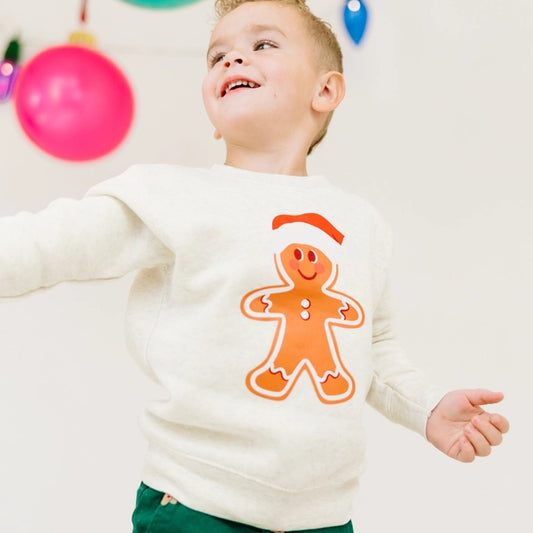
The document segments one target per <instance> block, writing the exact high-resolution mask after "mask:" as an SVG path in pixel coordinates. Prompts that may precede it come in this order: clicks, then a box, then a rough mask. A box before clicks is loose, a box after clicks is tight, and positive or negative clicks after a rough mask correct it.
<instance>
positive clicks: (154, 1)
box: [124, 0, 201, 9]
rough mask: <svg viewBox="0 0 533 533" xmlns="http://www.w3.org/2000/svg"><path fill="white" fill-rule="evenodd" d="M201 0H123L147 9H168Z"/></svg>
mask: <svg viewBox="0 0 533 533" xmlns="http://www.w3.org/2000/svg"><path fill="white" fill-rule="evenodd" d="M200 1H201V0H124V2H127V3H128V4H133V5H135V6H139V7H146V8H148V9H170V8H173V7H183V6H187V5H189V4H194V3H196V2H200Z"/></svg>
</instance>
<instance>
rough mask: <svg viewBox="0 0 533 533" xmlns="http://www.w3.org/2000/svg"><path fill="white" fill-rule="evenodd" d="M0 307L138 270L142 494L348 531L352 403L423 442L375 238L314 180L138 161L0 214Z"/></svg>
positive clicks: (417, 388) (380, 233)
mask: <svg viewBox="0 0 533 533" xmlns="http://www.w3.org/2000/svg"><path fill="white" fill-rule="evenodd" d="M0 247H1V254H0V297H15V296H18V295H22V294H25V293H29V292H31V291H35V290H37V289H39V288H43V287H50V286H53V285H54V284H57V283H59V282H62V281H68V280H92V279H106V278H116V277H119V276H122V275H124V274H126V273H128V272H131V271H134V270H135V271H138V274H137V277H136V279H135V282H134V284H133V286H132V289H131V294H130V299H129V303H128V308H127V316H126V322H127V333H126V334H127V341H128V347H129V349H130V351H131V353H132V356H133V357H134V359H135V360H136V361H137V363H138V364H139V365H140V366H141V367H142V369H143V370H144V371H145V372H146V374H148V375H149V376H150V377H151V378H153V379H154V380H156V381H157V382H158V383H160V384H161V385H162V386H163V387H164V388H165V389H166V391H167V396H166V398H165V399H164V400H159V401H155V402H153V403H152V404H151V405H149V406H148V407H147V409H146V411H145V413H144V414H143V416H142V418H141V429H142V431H143V433H144V435H145V436H146V438H147V439H148V442H149V450H148V453H147V457H146V460H145V465H144V471H143V481H144V482H145V483H146V484H147V485H149V486H151V487H152V488H154V489H156V490H160V491H163V492H166V493H169V494H171V495H172V496H173V497H175V498H176V499H178V500H179V501H181V502H182V503H183V504H185V505H187V506H189V507H191V508H193V509H196V510H199V511H202V512H205V513H209V514H212V515H216V516H220V517H222V518H226V519H230V520H235V521H238V522H243V523H247V524H250V525H254V526H256V527H260V528H265V529H270V530H285V531H286V530H298V529H311V528H320V527H327V526H332V525H337V524H342V523H345V522H347V521H348V520H349V519H350V515H351V510H352V506H353V501H354V494H355V491H356V490H357V488H358V485H359V478H360V475H361V473H362V470H363V467H364V455H365V453H364V433H363V428H362V427H361V411H362V409H363V406H364V403H365V400H366V401H368V403H370V404H371V405H372V406H373V407H375V408H376V409H378V410H379V411H380V412H382V413H383V414H384V415H385V416H387V417H389V418H390V419H391V420H393V421H395V422H398V423H401V424H403V425H405V426H406V427H408V428H411V429H413V430H415V431H418V432H419V433H420V434H422V435H425V425H426V420H427V417H428V416H429V413H430V411H431V409H432V408H433V407H434V406H435V404H436V403H437V401H438V400H439V399H440V396H441V395H440V391H438V390H436V389H435V388H434V387H432V386H431V385H430V384H428V383H427V382H426V380H425V379H424V377H423V375H422V374H421V373H420V372H419V371H418V370H417V369H415V368H413V367H412V365H411V364H410V363H409V362H408V361H407V360H406V359H405V357H404V355H403V354H402V351H401V349H400V347H399V346H398V344H397V342H396V341H395V339H394V335H393V333H392V330H391V323H390V322H391V321H390V302H389V287H388V269H389V262H390V255H391V238H390V232H389V230H388V228H387V227H386V225H385V224H384V222H383V221H382V219H381V218H380V217H379V215H378V214H377V213H376V211H375V210H374V209H373V208H372V207H371V206H370V205H369V204H368V203H366V202H365V201H363V200H361V199H360V198H359V197H357V196H355V195H353V194H350V193H347V192H345V191H342V190H341V189H339V188H337V187H335V186H334V185H332V184H331V183H330V182H329V181H328V180H327V179H326V178H324V177H323V176H309V177H295V176H285V175H271V174H262V173H256V172H250V171H245V170H241V169H235V168H232V167H228V166H224V165H215V166H213V167H212V168H210V169H191V168H186V167H181V166H172V165H138V166H134V167H131V168H130V169H128V170H127V171H126V172H124V173H123V174H121V175H120V176H118V177H116V178H113V179H111V180H108V181H105V182H103V183H101V184H99V185H97V186H96V187H94V188H92V189H91V190H90V191H89V193H88V194H87V195H86V196H85V197H84V198H83V199H82V200H71V199H60V200H57V201H55V202H53V203H52V204H50V206H48V207H47V208H46V209H45V210H43V211H41V212H40V213H37V214H29V213H20V214H18V215H16V216H13V217H6V218H3V219H0Z"/></svg>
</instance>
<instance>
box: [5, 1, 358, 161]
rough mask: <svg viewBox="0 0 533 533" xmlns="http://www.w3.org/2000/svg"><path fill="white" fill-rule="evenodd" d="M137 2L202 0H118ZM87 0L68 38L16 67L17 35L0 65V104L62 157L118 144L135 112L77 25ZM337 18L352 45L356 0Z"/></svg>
mask: <svg viewBox="0 0 533 533" xmlns="http://www.w3.org/2000/svg"><path fill="white" fill-rule="evenodd" d="M123 1H124V2H127V3H129V4H132V5H135V6H138V7H140V8H149V9H170V8H179V7H183V6H186V5H189V4H193V3H196V2H200V1H203V0H123ZM87 2H88V0H81V12H80V26H81V28H82V29H81V30H80V31H76V32H73V33H72V34H71V35H70V38H69V42H68V43H67V44H63V45H58V46H52V47H49V48H46V49H45V50H43V51H41V52H39V53H38V54H37V55H35V56H34V57H32V58H31V59H30V60H29V61H28V62H27V63H26V64H24V65H22V66H20V65H19V56H20V45H19V41H18V39H13V40H11V42H10V43H9V44H8V47H7V49H6V52H5V55H4V59H3V61H2V62H1V63H0V102H3V101H7V100H9V99H10V97H12V98H13V99H14V102H15V109H16V115H17V118H18V121H19V123H20V125H21V127H22V129H23V131H24V133H25V134H26V135H27V137H28V138H29V139H30V140H31V141H32V142H33V143H34V144H35V145H36V146H38V147H39V148H40V149H42V150H44V151H45V152H47V153H48V154H50V155H52V156H55V157H57V158H60V159H63V160H67V161H89V160H93V159H97V158H100V157H103V156H105V155H107V154H109V153H110V152H112V151H113V150H114V149H115V148H117V147H118V146H119V145H120V144H121V142H122V141H123V140H124V138H125V137H126V135H127V134H128V132H129V130H130V128H131V125H132V122H133V116H134V96H133V91H132V89H131V86H130V84H129V82H128V79H127V78H126V76H125V75H124V73H123V72H122V70H121V69H120V68H119V67H118V66H117V65H116V64H115V63H114V62H113V61H112V60H111V59H109V58H108V57H107V56H105V55H104V54H103V53H101V52H99V51H98V50H97V49H96V39H95V38H94V36H93V35H92V34H90V33H88V32H86V31H84V29H83V28H84V24H85V22H86V20H87ZM344 2H345V3H344V10H343V19H344V25H345V27H346V31H347V33H348V35H349V36H350V38H351V39H352V41H353V42H354V43H355V44H357V45H359V44H360V43H361V41H362V39H363V35H364V33H365V29H366V26H367V18H368V13H367V8H366V5H365V4H364V3H363V1H362V0H344Z"/></svg>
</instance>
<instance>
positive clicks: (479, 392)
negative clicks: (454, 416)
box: [466, 389, 503, 405]
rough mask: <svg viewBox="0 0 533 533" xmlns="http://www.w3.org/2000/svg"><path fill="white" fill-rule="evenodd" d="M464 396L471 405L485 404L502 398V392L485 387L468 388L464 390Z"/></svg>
mask: <svg viewBox="0 0 533 533" xmlns="http://www.w3.org/2000/svg"><path fill="white" fill-rule="evenodd" d="M466 396H467V398H468V400H469V401H470V403H471V404H472V405H487V404H490V403H498V402H501V401H502V400H503V393H501V392H493V391H490V390H485V389H473V390H468V391H466Z"/></svg>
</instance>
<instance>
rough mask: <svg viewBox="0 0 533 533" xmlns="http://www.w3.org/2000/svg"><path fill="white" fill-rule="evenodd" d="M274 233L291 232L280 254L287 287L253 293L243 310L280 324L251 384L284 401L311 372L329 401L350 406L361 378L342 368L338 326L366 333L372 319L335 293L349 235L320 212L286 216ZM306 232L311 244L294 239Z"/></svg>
mask: <svg viewBox="0 0 533 533" xmlns="http://www.w3.org/2000/svg"><path fill="white" fill-rule="evenodd" d="M272 229H273V230H274V231H276V232H279V233H280V234H282V233H283V232H284V233H285V236H284V238H283V241H284V242H283V244H282V247H281V252H279V253H276V254H275V266H276V270H277V273H278V276H279V277H280V279H281V281H282V284H281V285H275V286H269V287H263V288H260V289H257V290H254V291H251V292H249V293H248V294H246V295H245V296H244V298H243V299H242V301H241V311H242V313H243V314H244V315H245V316H246V317H248V318H251V319H253V320H262V321H275V322H277V327H276V332H275V335H274V339H273V341H272V345H271V347H270V351H269V353H268V356H267V357H266V359H265V360H264V361H263V362H262V363H261V364H259V365H258V366H257V367H256V368H254V369H253V370H252V371H251V372H249V374H248V376H247V378H246V385H247V387H248V389H249V390H250V391H251V392H253V393H254V394H257V395H259V396H262V397H264V398H269V399H272V400H283V399H285V398H286V397H287V396H288V395H289V394H290V392H291V390H292V389H293V387H294V386H295V384H296V382H297V381H298V378H299V377H300V375H301V374H302V373H303V372H304V371H305V372H307V374H308V375H309V377H310V378H311V382H312V384H313V386H314V389H315V391H316V394H317V396H318V398H319V399H320V400H321V401H322V402H324V403H339V402H344V401H347V400H349V399H350V398H351V397H352V396H353V395H354V393H355V381H354V379H353V377H352V376H351V374H350V373H349V372H348V370H347V369H346V368H345V366H344V365H343V363H342V360H341V357H340V354H339V349H338V345H337V342H336V339H335V333H334V327H343V328H359V327H361V326H362V325H363V323H364V319H365V314H364V310H363V308H362V306H361V305H360V304H359V302H357V300H355V299H353V298H352V297H350V296H348V295H347V294H344V293H342V292H339V291H337V290H334V289H333V287H334V286H335V284H336V282H337V279H338V275H339V266H338V264H337V263H336V262H335V260H334V259H333V258H334V256H335V247H340V246H341V245H342V242H343V239H344V235H343V234H342V233H340V232H339V231H338V230H337V229H336V228H335V227H334V226H333V225H332V224H331V223H330V222H329V221H328V220H327V219H325V218H324V217H322V216H321V215H318V214H315V213H306V214H303V215H279V216H277V217H275V218H274V220H273V222H272ZM287 230H288V231H287ZM303 230H305V231H303ZM310 230H311V231H310ZM303 235H305V237H306V239H305V240H303V241H300V242H293V239H298V237H302V236H303ZM323 250H327V254H326V253H325V252H324V251H323Z"/></svg>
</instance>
